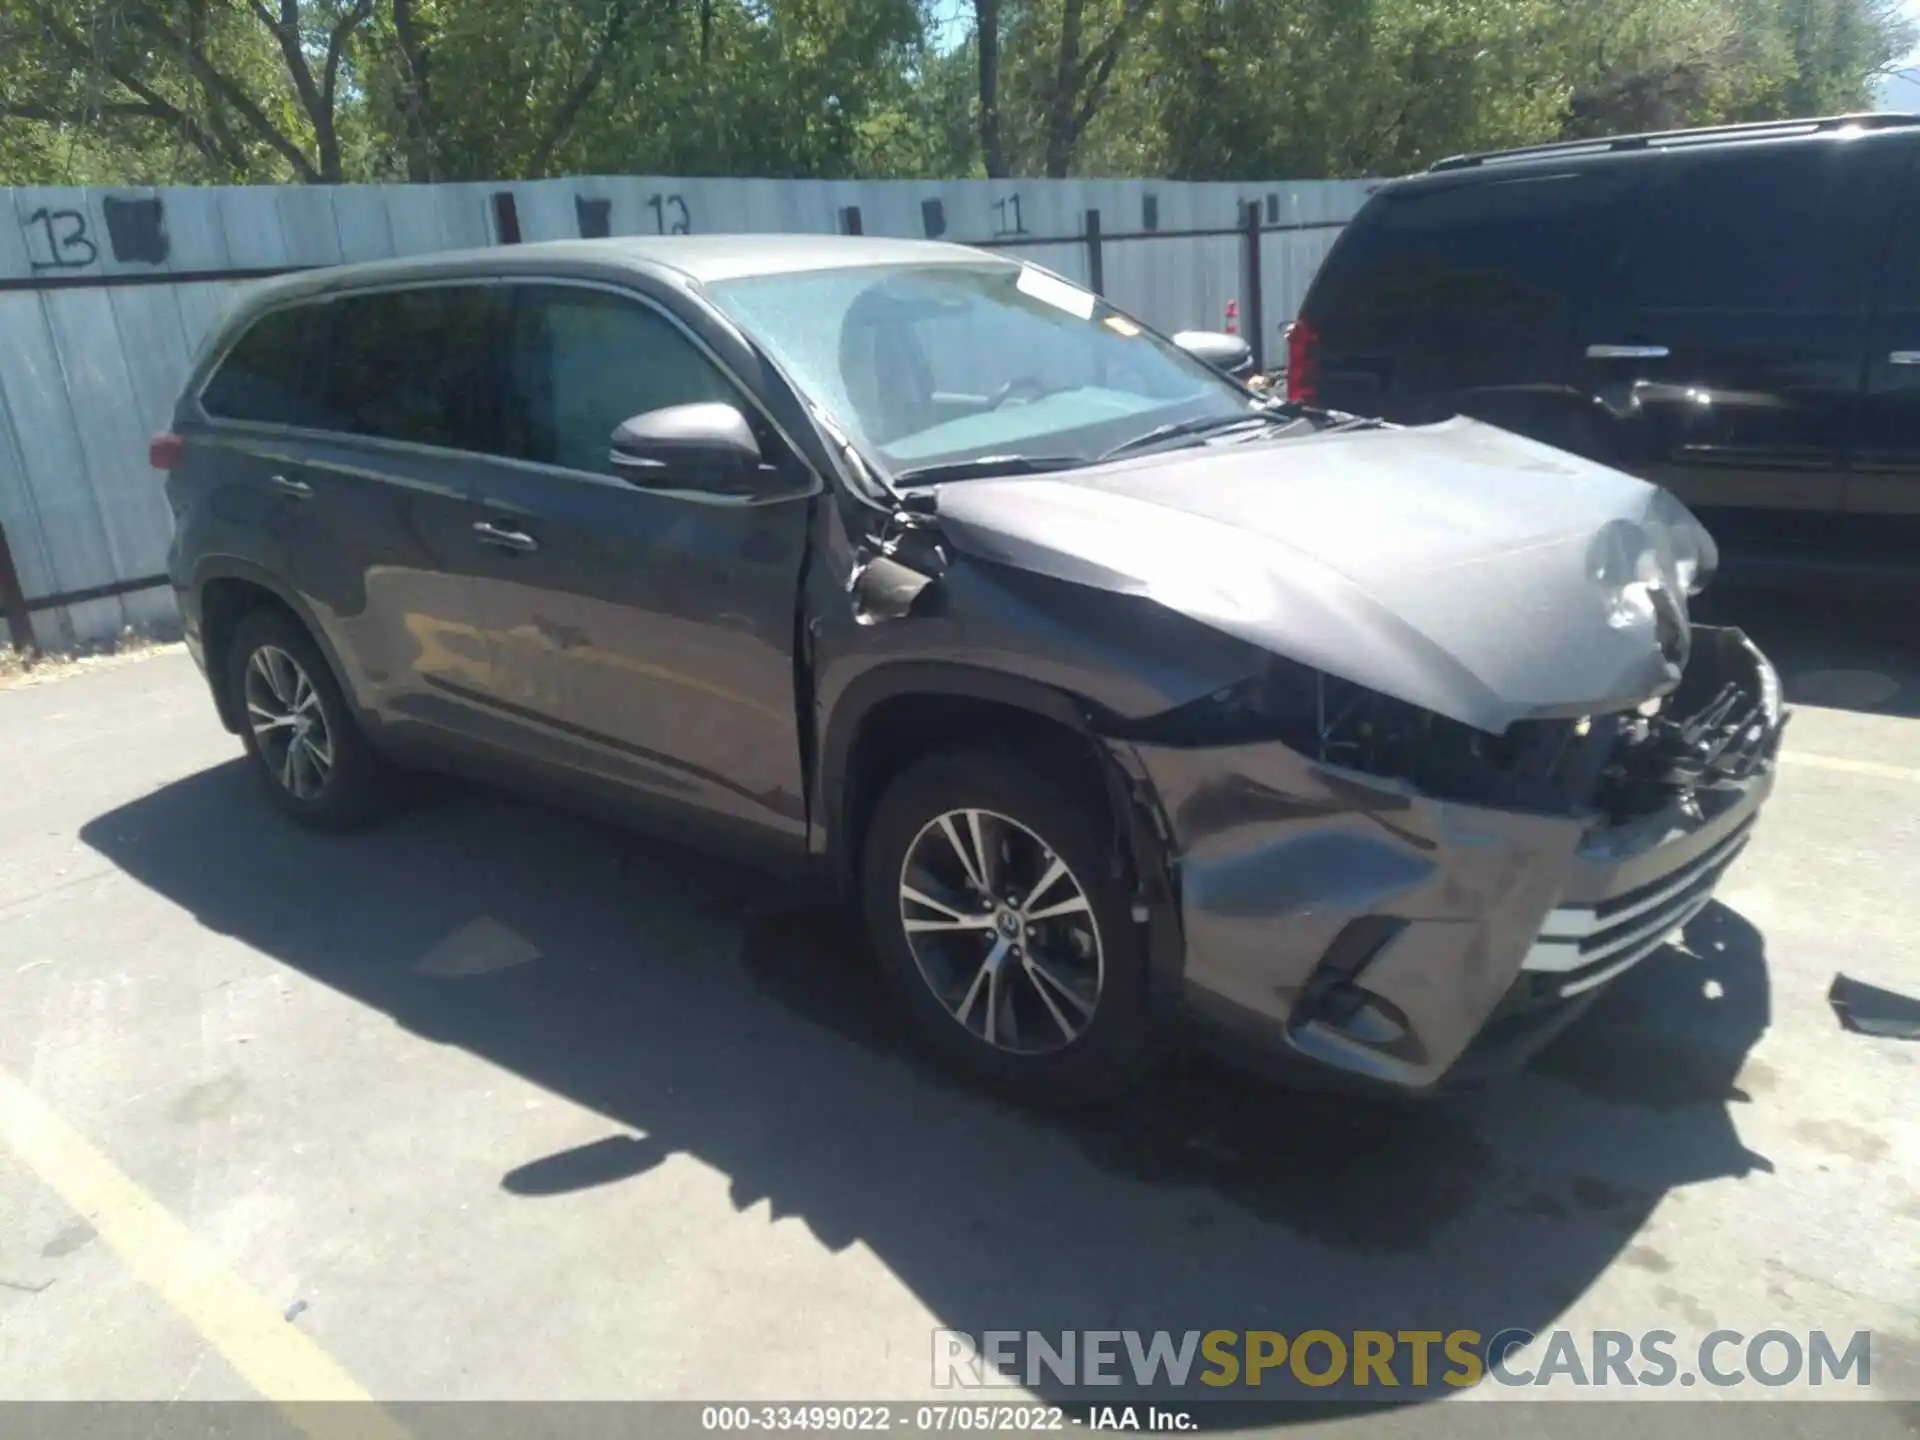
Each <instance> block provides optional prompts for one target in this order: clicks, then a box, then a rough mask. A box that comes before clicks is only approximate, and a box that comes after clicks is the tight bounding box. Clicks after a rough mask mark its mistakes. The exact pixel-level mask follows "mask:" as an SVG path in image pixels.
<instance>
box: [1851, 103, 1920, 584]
mask: <svg viewBox="0 0 1920 1440" xmlns="http://www.w3.org/2000/svg"><path fill="white" fill-rule="evenodd" d="M1904 148H1905V149H1906V152H1907V155H1908V157H1909V158H1908V168H1907V171H1906V174H1905V178H1904V180H1903V181H1902V185H1901V189H1902V192H1903V194H1904V201H1903V206H1902V212H1901V214H1900V216H1899V218H1898V220H1897V222H1896V223H1895V225H1894V227H1893V234H1892V237H1891V239H1890V241H1889V243H1888V246H1887V263H1886V267H1885V272H1884V277H1883V279H1882V281H1881V286H1880V299H1879V302H1878V303H1877V304H1875V305H1874V307H1873V318H1872V321H1871V323H1870V325H1869V327H1868V337H1867V346H1866V350H1867V359H1866V371H1867V393H1866V399H1865V402H1864V405H1863V408H1862V411H1861V416H1860V430H1859V441H1858V444H1857V447H1856V449H1855V452H1854V461H1853V474H1852V476H1851V477H1850V478H1849V480H1848V484H1847V508H1848V509H1849V510H1850V511H1854V512H1856V513H1858V514H1860V515H1862V516H1876V517H1880V523H1882V524H1884V525H1885V526H1886V527H1887V530H1886V532H1885V533H1883V535H1882V539H1883V540H1884V541H1888V542H1892V541H1895V540H1898V541H1899V542H1900V544H1901V546H1902V548H1903V549H1904V551H1905V554H1906V556H1907V557H1908V558H1909V559H1911V557H1912V556H1914V555H1915V554H1920V188H1916V185H1917V184H1920V143H1913V142H1912V141H1909V143H1908V144H1907V145H1906V146H1905V147H1904ZM1889 548H1891V547H1890V546H1889Z"/></svg>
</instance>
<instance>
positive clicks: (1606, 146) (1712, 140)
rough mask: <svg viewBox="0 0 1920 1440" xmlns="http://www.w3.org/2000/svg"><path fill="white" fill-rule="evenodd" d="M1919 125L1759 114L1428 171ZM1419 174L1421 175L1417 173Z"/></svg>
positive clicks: (1913, 119)
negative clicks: (1744, 119)
mask: <svg viewBox="0 0 1920 1440" xmlns="http://www.w3.org/2000/svg"><path fill="white" fill-rule="evenodd" d="M1916 127H1920V115H1910V114H1904V113H1902V114H1893V113H1879V112H1875V113H1872V114H1864V115H1825V116H1818V117H1814V118H1810V119H1805V120H1760V121H1753V122H1750V123H1747V124H1740V125H1707V126H1697V127H1695V128H1694V129H1691V130H1651V131H1646V132H1644V133H1641V134H1636V135H1611V136H1602V137H1598V138H1595V139H1591V140H1557V141H1554V142H1552V143H1551V144H1546V145H1526V146H1522V147H1520V148H1518V149H1513V150H1485V151H1480V152H1478V153H1476V154H1470V155H1451V156H1448V157H1447V158H1446V159H1445V160H1437V161H1435V162H1434V163H1433V164H1432V165H1430V166H1428V167H1427V169H1426V171H1425V172H1424V173H1425V174H1427V175H1440V174H1448V173H1452V172H1455V171H1461V170H1479V169H1484V168H1487V167H1490V166H1500V167H1503V168H1504V167H1506V166H1509V165H1524V164H1527V163H1529V162H1541V163H1547V162H1552V163H1555V164H1563V163H1565V162H1567V161H1570V160H1588V159H1596V158H1599V157H1601V156H1626V155H1648V154H1663V153H1672V152H1675V151H1682V150H1684V151H1686V152H1688V153H1694V152H1697V151H1699V150H1702V149H1706V148H1717V147H1719V146H1723V145H1732V144H1735V143H1738V142H1743V141H1744V142H1752V141H1757V140H1800V139H1814V138H1816V137H1826V138H1830V139H1835V140H1844V139H1848V138H1850V137H1852V136H1855V135H1858V134H1861V133H1863V132H1866V131H1881V130H1908V129H1915V128H1916ZM1412 178H1415V179H1418V178H1419V177H1418V176H1415V177H1412Z"/></svg>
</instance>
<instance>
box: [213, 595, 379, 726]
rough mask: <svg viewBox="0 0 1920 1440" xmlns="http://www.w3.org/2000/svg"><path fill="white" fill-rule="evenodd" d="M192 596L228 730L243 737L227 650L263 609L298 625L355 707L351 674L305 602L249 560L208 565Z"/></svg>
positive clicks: (222, 720)
mask: <svg viewBox="0 0 1920 1440" xmlns="http://www.w3.org/2000/svg"><path fill="white" fill-rule="evenodd" d="M193 593H194V598H195V603H196V607H197V609H198V612H199V616H200V643H201V651H202V654H203V656H204V658H205V661H206V667H207V676H208V679H209V680H210V681H211V682H212V688H213V700H214V705H215V706H216V707H217V708H218V710H219V713H220V723H221V724H223V725H225V726H226V727H227V729H228V730H230V731H232V732H233V733H235V734H238V733H239V732H240V715H239V712H238V710H237V709H236V707H235V702H234V697H233V696H232V695H230V694H229V693H228V687H227V679H226V677H227V647H228V646H229V645H230V644H231V643H232V641H233V636H234V633H235V632H236V631H237V630H238V629H239V626H240V621H241V620H242V619H243V618H244V617H245V616H246V615H247V614H249V613H250V612H252V611H254V610H256V609H260V608H262V607H268V606H270V607H273V608H275V609H279V610H283V611H285V612H286V613H287V614H288V615H290V616H292V617H293V619H294V620H295V621H297V622H298V623H299V625H300V627H301V628H302V629H303V630H305V631H306V632H307V634H308V635H309V636H311V637H312V639H313V643H314V644H315V645H316V646H318V647H319V649H320V654H321V656H322V657H323V658H324V659H325V660H326V662H327V667H328V668H329V669H330V670H332V672H333V679H334V683H335V684H337V685H339V686H340V692H341V694H343V695H346V696H347V697H348V700H349V703H352V698H353V692H352V691H351V690H350V689H349V688H348V687H347V684H346V678H345V676H346V671H345V670H344V669H343V668H342V667H341V664H340V656H339V654H338V653H337V652H336V651H335V650H334V647H333V642H332V640H331V639H330V638H329V637H328V635H327V633H326V630H325V629H324V628H323V627H322V626H321V625H320V624H319V622H318V621H317V620H316V619H315V617H314V614H313V611H312V609H311V608H310V607H309V606H308V605H307V604H306V602H305V601H303V600H302V599H301V598H300V597H299V595H298V594H297V593H296V592H294V591H293V590H291V589H289V588H288V587H287V586H286V585H285V584H283V583H282V582H281V581H280V580H278V579H277V578H276V577H275V576H274V575H273V574H272V573H271V572H269V571H267V570H265V569H263V568H261V567H260V566H258V565H254V564H252V563H250V562H248V561H245V560H239V559H232V558H220V559H214V560H209V561H207V562H206V563H205V564H203V565H201V566H200V567H199V568H198V569H197V570H196V571H195V572H194V577H193Z"/></svg>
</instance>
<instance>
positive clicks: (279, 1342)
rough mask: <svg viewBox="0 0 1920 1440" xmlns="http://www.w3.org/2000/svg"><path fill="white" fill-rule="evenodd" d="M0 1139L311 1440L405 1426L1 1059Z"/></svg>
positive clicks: (376, 1436) (379, 1434) (395, 1435)
mask: <svg viewBox="0 0 1920 1440" xmlns="http://www.w3.org/2000/svg"><path fill="white" fill-rule="evenodd" d="M0 1145H5V1146H6V1148H8V1149H9V1150H11V1151H13V1153H14V1154H16V1155H18V1156H19V1157H20V1159H21V1160H22V1161H23V1162H25V1164H26V1165H27V1168H28V1169H30V1170H32V1171H33V1173H34V1174H35V1175H37V1176H39V1177H40V1179H41V1180H42V1181H43V1182H44V1183H45V1184H46V1185H47V1186H48V1187H49V1188H50V1189H52V1190H53V1191H54V1193H55V1194H57V1195H59V1197H60V1198H61V1199H62V1200H64V1201H65V1202H66V1203H67V1205H68V1206H70V1207H71V1208H72V1209H73V1210H74V1211H75V1212H77V1213H78V1214H80V1215H83V1216H85V1217H86V1219H87V1220H88V1221H89V1222H91V1223H92V1225H93V1227H94V1229H95V1230H96V1231H97V1232H98V1233H99V1235H100V1238H101V1239H103V1240H105V1241H106V1242H107V1244H108V1245H110V1246H112V1247H113V1250H114V1252H115V1253H116V1254H118V1255H119V1257H120V1259H121V1261H122V1262H123V1263H124V1264H125V1265H126V1266H127V1268H128V1269H129V1270H131V1271H132V1272H133V1273H134V1275H135V1276H137V1277H138V1278H139V1279H140V1281H141V1282H142V1283H143V1284H145V1285H146V1286H147V1287H148V1288H149V1289H151V1290H152V1291H153V1292H154V1293H155V1294H157V1295H159V1296H160V1297H161V1299H163V1300H165V1301H166V1302H167V1304H169V1305H170V1306H172V1307H173V1309H174V1311H175V1312H176V1313H178V1314H179V1316H180V1317H181V1318H182V1319H183V1320H185V1321H186V1322H187V1323H188V1324H189V1325H191V1326H192V1327H193V1328H194V1330H195V1331H196V1332H197V1333H198V1334H199V1335H200V1337H201V1338H202V1339H204V1340H205V1341H206V1342H207V1344H208V1345H210V1346H212V1347H213V1349H214V1350H216V1351H218V1352H219V1354H220V1355H221V1357H222V1358H223V1359H225V1360H226V1362H227V1363H228V1364H229V1365H231V1366H233V1368H234V1369H235V1370H237V1371H238V1372H239V1373H240V1376H241V1378H242V1379H244V1380H245V1381H246V1382H247V1383H248V1384H249V1385H251V1386H252V1387H253V1388H254V1389H255V1390H256V1391H258V1392H259V1393H260V1395H261V1396H263V1397H264V1398H265V1399H267V1400H270V1401H273V1402H274V1403H275V1404H276V1405H277V1406H279V1407H280V1409H281V1411H282V1412H283V1413H284V1414H285V1415H286V1417H287V1419H288V1420H289V1421H290V1422H291V1423H292V1424H293V1425H294V1426H295V1427H297V1428H298V1429H299V1430H301V1431H302V1432H304V1433H305V1434H307V1435H309V1436H311V1437H313V1440H347V1437H353V1440H401V1437H404V1436H405V1435H406V1431H404V1430H403V1429H401V1428H400V1427H399V1426H398V1425H397V1424H395V1423H394V1422H393V1420H392V1419H391V1418H390V1417H389V1416H387V1414H386V1413H385V1412H384V1411H383V1410H381V1409H380V1408H379V1407H378V1406H377V1405H375V1404H373V1403H371V1402H372V1398H373V1397H372V1396H370V1395H369V1394H367V1392H366V1391H365V1390H363V1389H362V1388H361V1387H360V1386H359V1384H358V1383H357V1382H355V1380H354V1379H353V1377H352V1376H350V1375H348V1374H347V1372H346V1371H345V1370H344V1369H342V1368H341V1366H340V1363H339V1362H338V1361H337V1360H335V1359H334V1358H333V1357H332V1356H331V1355H329V1354H328V1353H327V1352H326V1351H325V1350H323V1349H321V1348H320V1346H319V1344H318V1343H316V1342H315V1341H314V1340H313V1339H312V1338H311V1337H309V1336H308V1335H306V1334H305V1333H303V1332H302V1331H301V1330H300V1329H299V1328H298V1327H297V1326H295V1325H293V1324H290V1323H289V1322H288V1321H287V1320H286V1318H285V1317H284V1316H282V1314H281V1313H280V1312H279V1311H278V1310H276V1309H275V1308H274V1307H273V1306H272V1305H270V1304H268V1303H267V1301H266V1300H265V1299H264V1298H263V1297H262V1296H260V1295H259V1294H258V1293H257V1292H256V1291H254V1290H253V1289H252V1288H251V1287H250V1286H248V1285H247V1283H246V1282H245V1281H243V1280H241V1279H240V1278H239V1276H237V1275H235V1274H234V1273H233V1272H232V1271H230V1270H228V1269H227V1268H226V1267H225V1266H223V1265H222V1264H221V1263H220V1258H219V1256H218V1255H216V1254H215V1253H214V1252H213V1250H212V1249H211V1248H210V1247H209V1246H208V1245H207V1244H206V1243H205V1242H204V1241H202V1240H201V1239H200V1238H199V1237H198V1236H196V1235H194V1234H193V1232H192V1231H190V1230H188V1229H187V1227H186V1226H185V1225H182V1224H181V1223H180V1222H179V1221H178V1220H177V1219H175V1218H174V1217H173V1216H172V1215H171V1214H169V1213H168V1212H167V1210H166V1209H165V1208H164V1207H163V1206H162V1205H161V1204H160V1202H159V1201H157V1200H155V1199H154V1198H153V1197H152V1196H151V1195H149V1194H147V1192H146V1191H144V1190H142V1189H141V1188H140V1186H139V1185H138V1184H137V1183H135V1182H134V1181H133V1180H132V1179H131V1178H130V1177H129V1176H127V1175H126V1174H125V1173H124V1172H122V1171H121V1170H120V1169H119V1168H118V1167H117V1166H115V1165H114V1163H113V1162H112V1161H111V1160H109V1159H108V1158H107V1157H106V1156H105V1155H103V1154H101V1153H100V1151H99V1150H97V1149H95V1148H94V1146H93V1145H92V1143H91V1142H89V1141H88V1140H87V1138H86V1137H85V1136H83V1135H82V1134H80V1132H79V1131H77V1130H75V1129H74V1128H73V1127H72V1126H71V1125H69V1124H67V1122H66V1121H64V1120H62V1119H61V1118H60V1117H59V1116H58V1115H57V1114H55V1113H54V1111H53V1110H52V1108H51V1107H49V1106H48V1105H47V1103H46V1102H45V1101H44V1100H42V1099H41V1098H40V1097H39V1096H38V1095H36V1094H34V1093H33V1091H31V1090H29V1089H28V1088H27V1086H26V1085H25V1084H24V1083H23V1082H22V1081H21V1080H20V1079H19V1078H18V1077H16V1076H14V1075H13V1074H11V1073H9V1072H8V1071H7V1070H5V1069H0ZM327 1402H331V1403H327ZM339 1402H349V1403H345V1404H342V1403H339ZM351 1402H358V1403H351Z"/></svg>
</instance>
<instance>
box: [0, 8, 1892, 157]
mask: <svg viewBox="0 0 1920 1440" xmlns="http://www.w3.org/2000/svg"><path fill="white" fill-rule="evenodd" d="M951 8H952V0H0V97H3V98H0V183H8V182H48V181H52V182H60V181H66V182H69V183H72V182H86V183H159V182H184V183H195V182H270V181H274V182H278V181H310V182H337V181H342V180H386V179H395V178H404V179H408V180H419V181H428V180H488V179H511V178H517V177H522V176H542V175H558V174H567V173H579V172H582V171H602V172H613V173H622V172H624V173H635V172H639V173H648V172H651V173H664V174H674V173H679V174H711V175H728V174H734V175H794V176H799V175H812V176H852V175H962V174H978V173H981V172H983V171H984V173H986V174H988V175H991V176H1006V175H1012V174H1043V175H1049V176H1064V175H1070V174H1087V173H1095V172H1098V173H1105V174H1135V175H1171V176H1176V177H1181V178H1190V179H1253V178H1260V179H1269V178H1277V177H1292V178H1301V179H1309V178H1314V177H1318V176H1343V175H1386V174H1395V173H1401V172H1404V171H1407V170H1412V169H1416V168H1419V167H1420V166H1423V165H1426V164H1428V163H1430V162H1431V161H1433V160H1434V159H1437V158H1439V157H1440V156H1443V155H1446V154H1449V153H1452V152H1455V151H1459V150H1467V149H1477V148H1489V147H1495V146H1502V145H1512V144H1521V143H1526V142H1529V141H1537V140H1547V139H1554V138H1558V137H1562V136H1585V135H1600V134H1612V133H1618V132H1620V131H1623V130H1635V129H1656V128H1663V127H1668V126H1680V125H1690V124H1699V123H1706V122H1711V121H1721V120H1748V119H1766V118H1771V117H1776V116H1783V115H1805V114H1816V113H1826V114H1831V113H1835V112H1842V111H1849V110H1855V109H1861V108H1865V107H1866V106H1867V105H1868V104H1869V97H1870V89H1871V86H1872V82H1873V79H1874V77H1875V76H1876V74H1877V73H1878V72H1879V71H1881V70H1883V69H1884V68H1886V67H1887V66H1888V65H1889V64H1891V63H1892V62H1893V61H1894V60H1895V58H1896V57H1898V56H1900V55H1902V54H1904V53H1906V52H1907V51H1908V49H1909V48H1910V47H1911V45H1912V44H1913V40H1914V36H1913V34H1912V31H1911V28H1910V27H1908V26H1905V25H1904V24H1903V23H1902V21H1901V18H1900V16H1901V12H1900V0H971V4H970V6H969V9H970V12H971V18H972V25H971V30H970V34H968V35H967V36H966V37H965V39H964V40H963V42H962V43H960V44H958V45H955V44H952V43H949V42H948V41H947V40H946V39H945V38H944V37H942V36H939V35H937V34H936V33H935V29H936V21H939V22H940V23H944V19H945V17H946V16H947V15H948V14H949V13H950V11H951Z"/></svg>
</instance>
